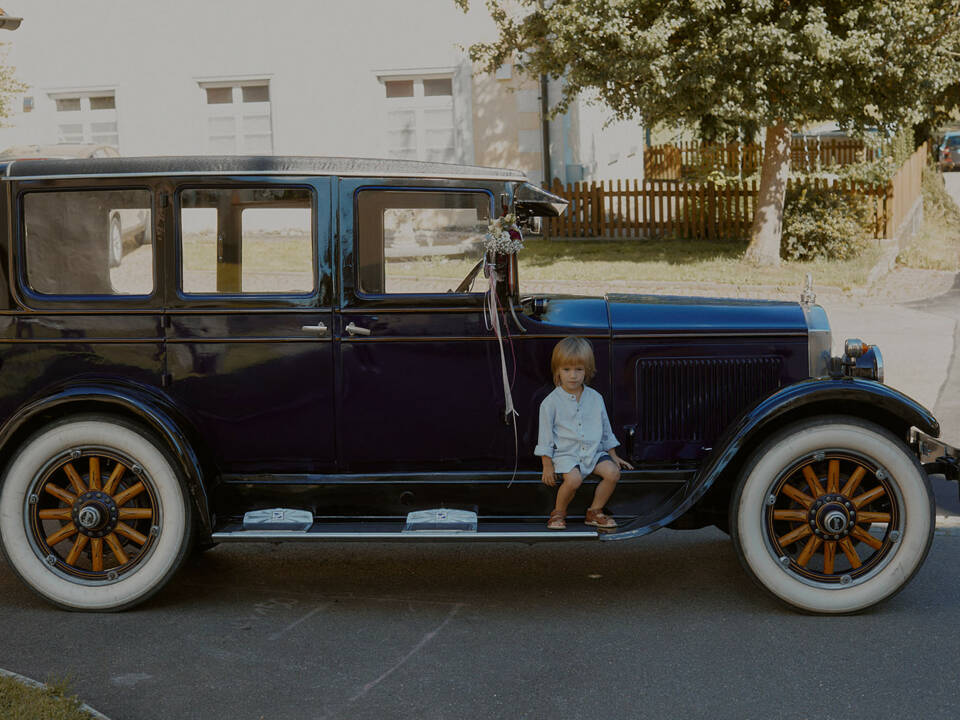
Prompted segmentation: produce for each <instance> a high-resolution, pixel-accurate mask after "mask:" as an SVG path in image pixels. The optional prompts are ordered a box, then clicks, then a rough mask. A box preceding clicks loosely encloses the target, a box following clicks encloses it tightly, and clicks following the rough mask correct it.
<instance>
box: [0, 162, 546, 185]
mask: <svg viewBox="0 0 960 720" xmlns="http://www.w3.org/2000/svg"><path fill="white" fill-rule="evenodd" d="M12 165H13V163H10V166H12ZM10 166H8V167H7V173H8V174H7V175H6V176H4V177H3V180H4V181H5V182H13V181H20V180H24V181H26V180H92V179H94V178H96V179H109V178H155V177H216V178H224V179H226V178H230V177H302V178H311V177H360V178H371V179H375V178H385V177H388V178H418V179H419V178H423V179H431V180H496V181H499V182H527V177H526V175H496V174H490V175H479V174H478V175H438V174H436V173H400V172H380V171H377V172H308V171H304V170H297V171H293V170H236V171H231V170H219V171H216V172H214V171H205V170H193V171H189V172H159V173H148V172H136V173H93V174H85V175H84V174H77V175H17V176H16V177H14V176H11V175H9V171H10Z"/></svg>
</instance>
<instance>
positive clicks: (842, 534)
mask: <svg viewBox="0 0 960 720" xmlns="http://www.w3.org/2000/svg"><path fill="white" fill-rule="evenodd" d="M897 493H898V490H897V487H896V485H895V484H894V483H892V482H891V481H890V479H889V476H888V474H887V473H886V472H885V471H884V470H883V469H881V468H878V467H876V466H875V465H874V464H873V463H872V462H871V461H870V460H869V459H867V458H862V457H855V456H852V455H849V454H842V453H830V452H818V453H814V454H813V455H812V456H810V457H807V458H804V459H802V460H801V461H800V462H798V463H797V464H795V465H794V466H793V467H791V468H788V469H787V471H786V472H784V473H783V475H782V477H781V478H780V480H779V482H777V483H776V484H775V486H774V488H773V491H772V492H771V494H770V496H769V497H768V498H767V510H766V516H767V517H766V520H767V523H766V532H767V538H768V542H769V543H770V546H771V548H772V550H773V552H774V554H775V555H776V556H777V559H778V560H779V562H780V564H781V565H783V566H784V567H787V568H789V569H790V570H791V571H793V572H795V573H797V574H799V575H801V576H803V577H806V578H810V579H812V580H815V581H818V582H825V583H838V584H847V583H851V582H853V580H855V579H856V578H858V577H861V576H863V575H866V574H868V573H870V572H871V571H873V570H874V569H875V568H876V567H877V566H878V565H879V564H880V563H882V562H883V561H884V559H885V558H886V557H887V556H888V555H889V553H890V551H891V549H892V548H893V546H894V544H895V543H896V542H897V541H898V540H899V539H900V536H901V535H902V528H901V520H902V517H901V515H900V512H899V508H900V503H899V502H898V501H897Z"/></svg>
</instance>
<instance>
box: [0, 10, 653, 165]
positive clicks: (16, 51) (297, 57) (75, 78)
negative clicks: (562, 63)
mask: <svg viewBox="0 0 960 720" xmlns="http://www.w3.org/2000/svg"><path fill="white" fill-rule="evenodd" d="M473 4H474V6H476V7H474V8H473V9H472V10H471V12H470V13H469V14H466V15H465V14H464V13H462V12H461V11H460V10H459V9H458V8H457V7H456V6H455V5H454V2H453V0H418V1H417V2H416V3H411V2H397V0H283V1H280V2H276V3H270V4H264V3H254V2H242V1H240V0H203V1H202V2H198V1H196V0H167V2H164V3H161V4H159V5H158V4H156V3H148V2H146V0H31V1H30V2H29V3H27V2H23V3H22V6H16V5H10V6H8V7H6V8H5V9H6V10H7V12H8V13H10V14H13V15H19V16H22V17H23V18H24V21H23V24H22V25H21V26H20V29H19V30H17V31H16V32H14V33H6V36H5V37H4V38H3V39H4V40H7V41H8V49H9V54H8V58H7V60H8V62H9V63H10V64H12V65H14V66H15V67H16V68H17V76H18V77H19V79H20V80H22V81H23V82H25V83H27V84H28V85H29V89H28V90H27V92H26V93H25V94H24V95H23V97H22V98H19V99H18V100H17V102H16V104H15V109H16V112H15V114H14V115H13V116H12V117H10V118H8V120H7V122H8V124H9V125H10V126H9V127H5V128H0V148H3V147H9V146H12V145H27V144H40V145H46V144H53V143H58V142H61V143H75V142H85V143H97V144H106V145H113V146H115V147H116V148H117V149H118V150H119V151H120V153H121V154H123V155H187V154H232V153H241V154H277V155H342V156H360V157H402V158H411V159H423V160H437V161H443V162H460V163H475V164H480V165H492V166H501V167H515V168H519V169H522V170H525V171H526V172H527V173H528V174H529V175H530V177H531V178H532V179H534V180H537V181H539V180H540V178H541V176H542V175H541V173H542V166H543V154H542V137H543V135H542V122H541V114H540V84H539V81H538V80H537V79H535V78H522V77H518V76H517V75H516V73H515V72H514V71H513V68H511V67H510V66H509V65H508V66H505V67H504V68H501V70H500V72H498V73H497V74H496V75H495V76H493V75H490V74H487V73H482V72H479V71H475V69H474V67H473V65H472V63H471V62H470V60H469V58H468V57H467V55H466V52H465V50H464V49H463V48H465V47H467V46H469V45H470V44H471V43H473V42H477V41H480V40H485V39H492V38H493V36H494V32H495V30H494V27H493V23H492V21H491V20H490V18H489V16H488V15H487V13H486V11H485V9H484V8H483V7H482V3H481V2H479V1H475V2H474V3H473ZM550 95H551V96H552V97H554V98H556V97H558V96H559V86H558V85H557V84H556V83H553V84H552V86H551V89H550ZM602 121H603V113H602V112H597V111H595V110H583V111H581V108H579V107H577V106H574V107H573V108H572V109H571V111H570V112H568V113H567V114H566V115H564V116H563V117H561V118H557V119H556V120H553V121H552V122H551V128H550V159H551V165H552V174H553V175H554V176H555V177H559V178H560V179H561V180H564V181H570V180H580V179H590V177H591V174H592V173H593V172H595V171H597V170H598V169H600V170H603V171H607V172H608V171H609V168H610V167H612V166H613V165H614V163H613V162H611V158H612V157H613V156H614V155H617V156H618V159H619V157H621V156H622V157H623V158H627V157H628V156H629V155H630V154H631V153H633V154H634V155H636V148H637V147H640V148H641V152H640V155H641V156H642V129H641V128H640V127H639V126H638V125H633V126H629V125H627V126H620V127H619V128H615V129H612V130H610V129H608V130H603V129H602ZM621 136H622V137H621ZM611 143H613V144H615V145H616V147H615V148H611V147H610V145H611ZM597 148H599V150H597ZM582 149H583V150H584V151H585V152H583V151H582ZM621 167H623V165H621ZM641 172H642V170H641ZM624 177H627V176H624ZM633 177H636V175H635V174H634V175H633Z"/></svg>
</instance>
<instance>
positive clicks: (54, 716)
mask: <svg viewBox="0 0 960 720" xmlns="http://www.w3.org/2000/svg"><path fill="white" fill-rule="evenodd" d="M82 704H83V703H81V702H80V700H79V699H78V698H77V697H76V695H71V694H70V683H69V681H67V680H60V681H56V682H52V683H50V684H48V685H47V686H46V687H42V688H38V687H30V686H28V685H24V684H23V683H21V682H19V681H18V680H14V679H13V678H9V677H5V676H0V718H3V720H90V719H91V718H92V717H93V716H92V715H90V713H88V712H86V711H85V710H82V709H81V706H82Z"/></svg>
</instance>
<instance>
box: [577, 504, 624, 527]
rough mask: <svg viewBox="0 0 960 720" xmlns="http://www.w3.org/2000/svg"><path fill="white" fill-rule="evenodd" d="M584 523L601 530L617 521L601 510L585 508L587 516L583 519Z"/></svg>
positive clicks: (614, 524)
mask: <svg viewBox="0 0 960 720" xmlns="http://www.w3.org/2000/svg"><path fill="white" fill-rule="evenodd" d="M583 524H584V525H593V526H594V527H597V528H601V529H603V530H609V529H611V528H615V527H616V526H617V521H616V520H614V519H613V518H612V517H610V516H609V515H604V514H603V510H590V509H587V517H586V518H585V519H584V521H583Z"/></svg>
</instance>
